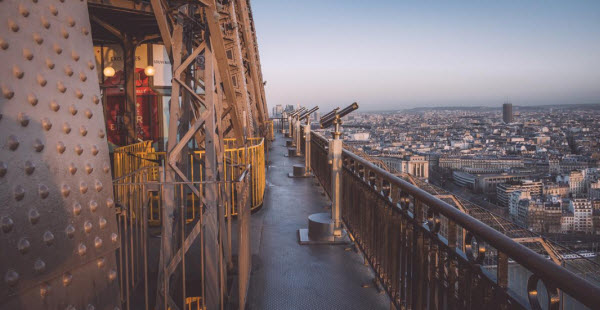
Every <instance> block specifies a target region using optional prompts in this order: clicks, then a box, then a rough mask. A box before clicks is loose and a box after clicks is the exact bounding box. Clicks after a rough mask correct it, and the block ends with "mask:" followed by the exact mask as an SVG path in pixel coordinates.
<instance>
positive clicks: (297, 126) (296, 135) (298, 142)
mask: <svg viewBox="0 0 600 310" xmlns="http://www.w3.org/2000/svg"><path fill="white" fill-rule="evenodd" d="M294 127H295V129H294V141H295V144H296V156H301V155H302V147H301V145H302V137H301V135H302V131H301V130H300V118H299V116H297V117H296V120H295V122H294Z"/></svg>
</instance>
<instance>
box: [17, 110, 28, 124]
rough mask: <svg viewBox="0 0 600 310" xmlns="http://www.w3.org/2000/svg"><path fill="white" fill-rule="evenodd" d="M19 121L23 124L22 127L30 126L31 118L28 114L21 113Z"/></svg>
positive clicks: (18, 117)
mask: <svg viewBox="0 0 600 310" xmlns="http://www.w3.org/2000/svg"><path fill="white" fill-rule="evenodd" d="M17 120H18V121H19V123H21V126H23V127H25V126H27V125H29V116H27V114H25V113H23V112H21V113H19V114H18V115H17Z"/></svg>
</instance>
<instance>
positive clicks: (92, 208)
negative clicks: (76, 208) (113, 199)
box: [90, 200, 98, 213]
mask: <svg viewBox="0 0 600 310" xmlns="http://www.w3.org/2000/svg"><path fill="white" fill-rule="evenodd" d="M96 210H98V203H97V202H96V201H95V200H90V211H92V213H94V212H96Z"/></svg>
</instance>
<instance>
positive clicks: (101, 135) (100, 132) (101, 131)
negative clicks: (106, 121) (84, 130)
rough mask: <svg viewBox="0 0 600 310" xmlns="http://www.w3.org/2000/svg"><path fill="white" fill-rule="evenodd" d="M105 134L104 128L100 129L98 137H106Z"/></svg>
mask: <svg viewBox="0 0 600 310" xmlns="http://www.w3.org/2000/svg"><path fill="white" fill-rule="evenodd" d="M104 136H105V133H104V130H102V129H100V130H98V137H99V138H100V139H104Z"/></svg>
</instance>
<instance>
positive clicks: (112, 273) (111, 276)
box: [108, 269, 117, 282]
mask: <svg viewBox="0 0 600 310" xmlns="http://www.w3.org/2000/svg"><path fill="white" fill-rule="evenodd" d="M116 278H117V271H116V270H114V269H113V270H111V271H109V272H108V281H110V282H112V281H114V280H115V279H116Z"/></svg>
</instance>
